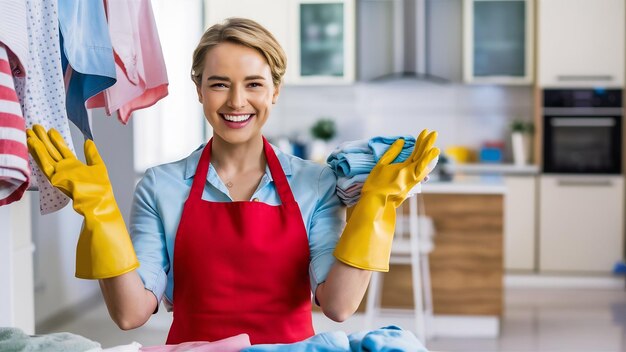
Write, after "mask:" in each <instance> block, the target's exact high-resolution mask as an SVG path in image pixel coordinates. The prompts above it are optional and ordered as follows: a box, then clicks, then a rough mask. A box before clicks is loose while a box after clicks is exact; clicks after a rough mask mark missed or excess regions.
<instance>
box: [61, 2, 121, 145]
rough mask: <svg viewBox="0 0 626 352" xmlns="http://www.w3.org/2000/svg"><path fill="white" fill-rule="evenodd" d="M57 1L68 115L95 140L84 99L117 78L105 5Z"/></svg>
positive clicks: (84, 132) (87, 136) (109, 84)
mask: <svg viewBox="0 0 626 352" xmlns="http://www.w3.org/2000/svg"><path fill="white" fill-rule="evenodd" d="M58 3H59V28H60V29H61V38H60V39H61V64H62V67H63V72H64V74H65V88H66V90H67V97H66V104H65V105H66V109H67V116H68V117H69V119H70V121H72V122H73V123H74V124H75V125H76V126H77V127H78V128H79V129H80V130H81V131H82V132H83V135H85V137H86V138H89V139H93V134H92V132H91V127H90V125H89V117H88V115H87V109H86V108H85V102H86V101H87V99H89V98H91V97H93V96H95V95H96V94H98V93H100V92H102V91H103V90H105V89H106V88H109V87H111V86H112V85H113V84H114V83H115V81H116V79H115V77H116V73H115V62H114V59H113V47H112V46H111V38H110V37H109V28H108V27H107V21H106V15H105V12H104V4H103V2H102V1H75V0H59V2H58Z"/></svg>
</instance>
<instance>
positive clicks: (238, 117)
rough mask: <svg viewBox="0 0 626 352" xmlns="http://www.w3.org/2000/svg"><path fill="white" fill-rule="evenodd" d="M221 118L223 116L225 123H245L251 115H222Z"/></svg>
mask: <svg viewBox="0 0 626 352" xmlns="http://www.w3.org/2000/svg"><path fill="white" fill-rule="evenodd" d="M222 116H224V118H225V119H226V120H227V121H231V122H242V121H246V120H247V119H249V118H250V116H252V115H251V114H248V115H226V114H223V115H222Z"/></svg>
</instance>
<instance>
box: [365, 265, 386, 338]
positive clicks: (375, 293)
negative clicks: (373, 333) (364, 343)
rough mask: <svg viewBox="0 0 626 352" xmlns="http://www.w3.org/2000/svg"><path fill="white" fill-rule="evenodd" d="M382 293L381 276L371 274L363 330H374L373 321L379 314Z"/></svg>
mask: <svg viewBox="0 0 626 352" xmlns="http://www.w3.org/2000/svg"><path fill="white" fill-rule="evenodd" d="M381 293H382V274H381V273H379V272H372V278H371V279H370V285H369V289H368V290H367V302H366V304H365V329H366V330H371V329H374V319H375V318H376V317H377V316H378V315H379V313H380V301H381V297H380V296H381Z"/></svg>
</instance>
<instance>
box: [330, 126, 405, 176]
mask: <svg viewBox="0 0 626 352" xmlns="http://www.w3.org/2000/svg"><path fill="white" fill-rule="evenodd" d="M399 138H404V146H403V147H402V151H401V152H400V154H399V155H398V157H397V158H396V159H395V160H394V161H393V163H400V162H403V161H405V160H406V159H408V158H409V156H410V155H411V153H412V152H413V148H414V147H415V138H414V137H412V136H395V137H383V136H378V137H374V138H372V139H370V140H358V141H350V142H344V143H342V144H340V145H339V146H338V147H337V148H335V150H334V151H333V152H332V153H331V154H330V155H329V156H328V159H327V160H326V162H327V163H328V165H329V166H330V168H331V169H333V171H335V174H336V175H337V176H338V177H351V176H354V175H360V174H369V173H370V171H372V169H373V168H374V166H376V163H377V162H378V160H380V158H381V157H382V156H383V154H385V152H386V151H387V150H388V149H389V147H390V146H391V145H392V144H393V142H395V141H396V140H397V139H399Z"/></svg>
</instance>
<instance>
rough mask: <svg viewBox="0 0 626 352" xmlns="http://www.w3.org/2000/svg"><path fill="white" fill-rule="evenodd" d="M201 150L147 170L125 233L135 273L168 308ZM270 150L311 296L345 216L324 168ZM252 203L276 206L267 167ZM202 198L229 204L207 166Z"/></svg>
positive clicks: (328, 265) (323, 275)
mask: <svg viewBox="0 0 626 352" xmlns="http://www.w3.org/2000/svg"><path fill="white" fill-rule="evenodd" d="M202 147H203V146H200V147H199V148H198V149H196V150H195V151H194V152H193V153H191V155H189V156H188V157H187V158H185V159H182V160H179V161H176V162H173V163H169V164H164V165H159V166H156V167H153V168H150V169H148V170H146V173H145V174H144V176H143V178H142V179H141V180H140V181H139V183H138V184H137V188H136V189H135V196H134V199H133V205H132V210H131V219H130V233H131V238H132V241H133V246H134V247H135V252H136V253H137V258H138V259H139V263H140V266H139V269H137V272H138V273H139V276H140V277H141V279H142V280H143V283H144V286H145V287H146V289H148V290H150V291H152V292H153V293H154V295H155V296H156V298H157V300H158V301H161V298H163V294H165V303H166V306H168V307H169V304H171V302H173V297H174V294H173V293H174V278H173V276H174V269H173V264H174V239H175V238H176V231H177V230H178V223H179V221H180V217H181V213H182V211H183V205H184V203H185V201H186V200H187V196H188V195H189V191H190V189H191V184H192V182H193V176H194V175H195V173H196V167H197V165H198V160H199V159H200V154H201V153H202ZM274 151H275V152H276V156H277V157H278V160H279V161H280V164H281V166H282V168H283V171H284V172H285V175H286V176H287V181H288V182H289V186H290V187H291V191H292V192H293V195H294V198H295V199H296V201H297V202H298V205H299V206H300V212H301V213H302V219H303V221H304V225H305V227H306V232H307V236H308V239H309V250H310V264H309V276H310V280H311V289H312V291H313V293H315V289H316V288H317V285H319V284H320V283H322V282H324V281H325V280H326V276H327V275H328V272H329V271H330V268H331V266H332V265H333V263H334V262H335V258H334V256H333V254H332V253H333V251H334V249H335V246H336V244H337V240H338V239H339V235H340V233H341V231H342V230H343V227H344V225H345V221H344V218H345V216H344V215H343V214H344V213H345V211H344V208H343V207H342V205H341V202H340V200H339V198H338V197H337V195H336V193H335V187H336V183H337V179H336V176H335V174H334V173H333V171H332V170H331V169H330V168H329V167H328V166H324V165H320V164H316V163H313V162H311V161H306V160H302V159H300V158H297V157H295V156H292V155H288V154H284V153H282V152H281V151H280V150H278V149H277V148H275V147H274ZM254 198H258V199H259V201H261V202H265V203H268V204H271V205H278V204H280V198H279V197H278V194H277V193H276V188H275V186H274V182H273V179H272V175H271V173H270V170H269V167H266V170H265V175H263V177H262V178H261V182H260V183H259V186H258V187H257V189H256V191H255V192H254V194H253V195H252V198H251V199H254ZM202 199H204V200H207V201H212V202H231V201H232V199H231V198H230V196H229V193H228V188H226V186H225V185H224V183H223V182H222V181H221V180H220V178H219V176H218V175H217V173H216V171H215V169H214V168H213V165H210V167H209V172H208V174H207V183H206V184H205V187H204V191H203V194H202ZM259 265H263V263H259ZM286 289H287V288H286Z"/></svg>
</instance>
